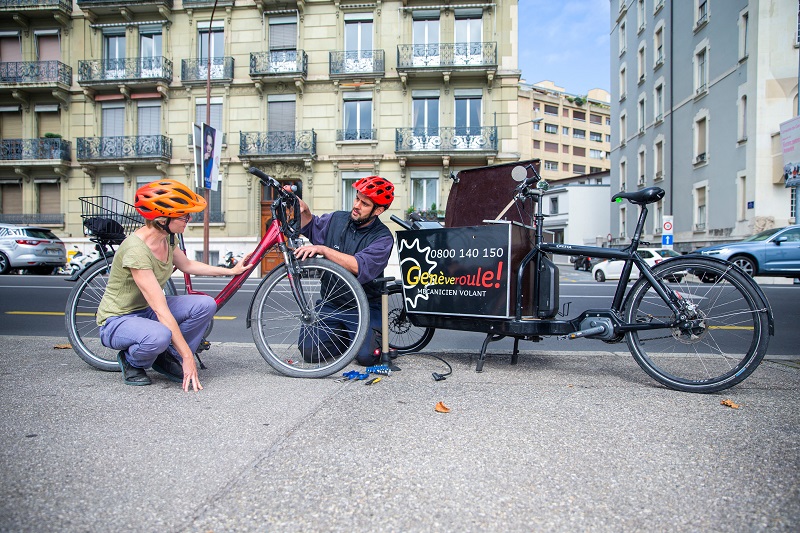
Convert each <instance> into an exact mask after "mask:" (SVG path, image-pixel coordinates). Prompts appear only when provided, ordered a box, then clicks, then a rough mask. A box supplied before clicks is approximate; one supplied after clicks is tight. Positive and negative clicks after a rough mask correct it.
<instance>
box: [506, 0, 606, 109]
mask: <svg viewBox="0 0 800 533" xmlns="http://www.w3.org/2000/svg"><path fill="white" fill-rule="evenodd" d="M610 5H611V4H610V2H609V0H564V1H558V0H519V33H520V35H519V68H520V70H521V71H522V75H521V77H522V78H523V79H524V80H525V81H526V82H527V83H531V84H532V83H536V82H538V81H542V80H551V81H553V82H554V83H555V84H556V85H557V86H559V87H563V88H564V90H565V91H566V92H568V93H572V94H578V95H585V94H586V93H587V92H588V91H589V89H594V88H600V89H605V90H606V91H610V90H611V82H610V78H609V76H610V74H609V72H610V55H609V54H610V51H609V27H610V15H609V9H610Z"/></svg>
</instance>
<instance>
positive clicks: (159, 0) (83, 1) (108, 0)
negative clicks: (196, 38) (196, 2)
mask: <svg viewBox="0 0 800 533" xmlns="http://www.w3.org/2000/svg"><path fill="white" fill-rule="evenodd" d="M183 3H184V4H186V3H187V0H184V2H183ZM211 3H212V4H213V3H214V1H213V0H211ZM128 4H131V5H133V6H136V5H166V6H167V7H169V8H171V7H172V0H125V2H120V1H119V0H78V7H84V6H85V7H92V6H103V7H120V5H128ZM221 4H222V2H220V5H221Z"/></svg>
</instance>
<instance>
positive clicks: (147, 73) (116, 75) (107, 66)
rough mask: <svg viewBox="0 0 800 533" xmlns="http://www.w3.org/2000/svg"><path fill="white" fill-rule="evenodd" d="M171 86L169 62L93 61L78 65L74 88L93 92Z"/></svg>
mask: <svg viewBox="0 0 800 533" xmlns="http://www.w3.org/2000/svg"><path fill="white" fill-rule="evenodd" d="M170 82H172V61H170V60H169V59H167V58H165V57H131V58H122V59H94V60H83V61H79V62H78V84H79V85H81V86H83V87H91V88H95V89H103V88H105V89H110V88H115V89H116V88H117V87H119V86H120V85H125V86H148V85H150V86H156V85H161V86H162V87H163V90H164V91H166V86H168V85H169V84H170Z"/></svg>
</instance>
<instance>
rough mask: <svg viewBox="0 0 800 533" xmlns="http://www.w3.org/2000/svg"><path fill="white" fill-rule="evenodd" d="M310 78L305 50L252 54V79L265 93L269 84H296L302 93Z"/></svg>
mask: <svg viewBox="0 0 800 533" xmlns="http://www.w3.org/2000/svg"><path fill="white" fill-rule="evenodd" d="M307 77H308V54H306V52H305V51H304V50H270V51H268V52H250V78H251V79H252V80H253V81H255V83H256V89H257V90H258V92H259V93H261V92H263V90H264V85H265V84H266V83H268V82H274V83H276V82H294V85H295V87H296V88H297V91H298V92H300V93H302V92H303V88H304V86H305V81H306V78H307Z"/></svg>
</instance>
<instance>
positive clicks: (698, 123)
mask: <svg viewBox="0 0 800 533" xmlns="http://www.w3.org/2000/svg"><path fill="white" fill-rule="evenodd" d="M693 130H694V131H693V136H694V164H695V165H697V164H700V163H705V162H706V161H708V111H707V110H701V111H700V112H699V113H698V114H697V115H696V116H695V119H694V128H693Z"/></svg>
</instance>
